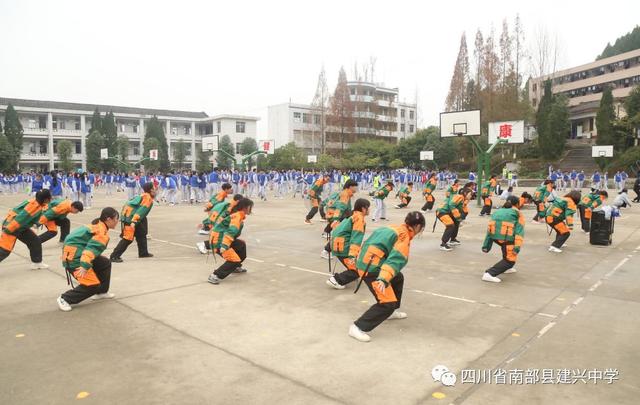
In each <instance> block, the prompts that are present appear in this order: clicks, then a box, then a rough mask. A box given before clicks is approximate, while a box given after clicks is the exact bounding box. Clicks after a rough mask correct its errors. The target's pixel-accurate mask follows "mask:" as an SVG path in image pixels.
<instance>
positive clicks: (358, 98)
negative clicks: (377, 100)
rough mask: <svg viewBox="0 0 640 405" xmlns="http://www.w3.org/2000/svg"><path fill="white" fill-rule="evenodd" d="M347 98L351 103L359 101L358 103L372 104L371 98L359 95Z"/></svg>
mask: <svg viewBox="0 0 640 405" xmlns="http://www.w3.org/2000/svg"><path fill="white" fill-rule="evenodd" d="M349 97H350V98H351V101H360V102H364V103H372V102H373V96H365V95H361V94H351V95H350V96H349Z"/></svg>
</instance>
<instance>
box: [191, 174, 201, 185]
mask: <svg viewBox="0 0 640 405" xmlns="http://www.w3.org/2000/svg"><path fill="white" fill-rule="evenodd" d="M198 180H199V179H198V176H197V175H196V174H192V175H191V178H190V179H189V185H190V186H191V187H192V188H198Z"/></svg>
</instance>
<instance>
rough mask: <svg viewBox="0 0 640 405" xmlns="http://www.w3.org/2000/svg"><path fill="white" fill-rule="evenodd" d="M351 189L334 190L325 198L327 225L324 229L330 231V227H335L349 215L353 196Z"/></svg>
mask: <svg viewBox="0 0 640 405" xmlns="http://www.w3.org/2000/svg"><path fill="white" fill-rule="evenodd" d="M353 194H354V193H353V191H351V189H348V188H347V189H344V190H342V191H340V192H335V193H333V194H331V196H330V197H329V198H328V199H327V200H325V201H327V203H326V207H327V209H326V211H325V215H326V218H327V226H326V227H325V229H324V231H325V232H326V233H330V232H331V230H332V229H335V227H336V226H338V224H339V223H340V222H341V221H342V220H343V219H345V218H346V217H348V216H349V215H351V197H353Z"/></svg>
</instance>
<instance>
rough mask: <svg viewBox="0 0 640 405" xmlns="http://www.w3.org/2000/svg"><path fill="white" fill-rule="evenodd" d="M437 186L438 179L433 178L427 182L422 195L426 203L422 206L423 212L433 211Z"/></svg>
mask: <svg viewBox="0 0 640 405" xmlns="http://www.w3.org/2000/svg"><path fill="white" fill-rule="evenodd" d="M437 184H438V180H436V177H435V176H431V177H430V178H429V180H427V183H426V184H425V185H424V190H422V195H423V196H424V199H425V201H426V202H425V203H424V205H423V206H422V211H431V210H432V209H433V204H434V203H435V202H436V199H435V197H434V196H433V192H434V191H435V189H436V185H437Z"/></svg>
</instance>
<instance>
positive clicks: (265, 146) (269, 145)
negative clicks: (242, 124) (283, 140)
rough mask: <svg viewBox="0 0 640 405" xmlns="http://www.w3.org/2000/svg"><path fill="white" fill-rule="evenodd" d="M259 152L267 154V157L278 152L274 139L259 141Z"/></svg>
mask: <svg viewBox="0 0 640 405" xmlns="http://www.w3.org/2000/svg"><path fill="white" fill-rule="evenodd" d="M258 150H259V151H262V152H267V155H273V153H274V152H275V150H276V142H275V141H274V140H273V139H265V140H262V141H258Z"/></svg>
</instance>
